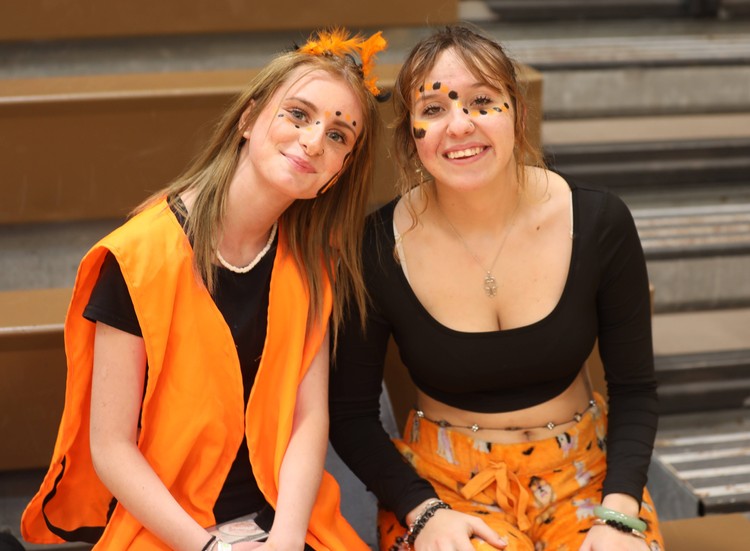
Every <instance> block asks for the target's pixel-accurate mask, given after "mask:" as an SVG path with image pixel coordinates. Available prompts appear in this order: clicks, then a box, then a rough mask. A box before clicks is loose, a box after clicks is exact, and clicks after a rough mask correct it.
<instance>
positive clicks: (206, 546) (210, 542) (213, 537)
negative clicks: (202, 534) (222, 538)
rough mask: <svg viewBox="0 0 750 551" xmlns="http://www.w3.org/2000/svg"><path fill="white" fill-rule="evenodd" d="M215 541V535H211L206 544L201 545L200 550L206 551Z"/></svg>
mask: <svg viewBox="0 0 750 551" xmlns="http://www.w3.org/2000/svg"><path fill="white" fill-rule="evenodd" d="M215 541H216V536H211V538H210V539H209V540H208V541H207V542H206V545H204V546H203V549H201V551H208V550H209V549H211V545H213V543H214V542H215Z"/></svg>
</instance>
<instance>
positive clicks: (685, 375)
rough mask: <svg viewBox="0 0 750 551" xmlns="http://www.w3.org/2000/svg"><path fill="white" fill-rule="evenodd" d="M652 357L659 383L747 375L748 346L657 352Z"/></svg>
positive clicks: (694, 381) (687, 381) (728, 378)
mask: <svg viewBox="0 0 750 551" xmlns="http://www.w3.org/2000/svg"><path fill="white" fill-rule="evenodd" d="M748 344H750V343H748ZM654 360H655V361H654V364H655V369H656V375H657V379H658V381H659V384H660V385H662V384H677V383H696V382H702V381H717V380H726V381H728V380H734V379H741V378H746V377H748V375H749V374H750V349H740V350H718V351H708V352H700V353H692V354H674V355H669V356H658V355H657V356H655V358H654Z"/></svg>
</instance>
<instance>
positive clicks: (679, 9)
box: [486, 0, 715, 21]
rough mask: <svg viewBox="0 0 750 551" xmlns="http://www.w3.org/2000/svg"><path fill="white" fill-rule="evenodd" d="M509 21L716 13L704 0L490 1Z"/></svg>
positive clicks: (488, 3) (496, 10)
mask: <svg viewBox="0 0 750 551" xmlns="http://www.w3.org/2000/svg"><path fill="white" fill-rule="evenodd" d="M486 3H487V5H488V6H489V8H490V9H491V10H492V11H494V12H495V13H497V14H498V16H500V17H502V18H503V19H504V20H506V21H529V20H536V21H539V20H549V19H556V20H566V19H567V20H569V19H595V18H612V19H615V18H645V17H652V18H653V17H685V16H690V15H695V16H699V15H704V16H705V15H715V7H714V8H713V9H711V6H706V5H705V2H702V0H687V1H685V0H593V1H592V0H487V2H486Z"/></svg>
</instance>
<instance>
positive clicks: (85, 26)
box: [0, 0, 459, 40]
mask: <svg viewBox="0 0 750 551" xmlns="http://www.w3.org/2000/svg"><path fill="white" fill-rule="evenodd" d="M458 1H459V0H409V2H402V1H400V0H380V1H378V2H351V1H349V0H327V1H326V2H324V3H316V2H310V1H309V0H275V1H274V2H260V1H259V2H236V1H233V0H160V1H159V2H152V1H151V0H130V1H128V2H101V1H100V0H57V1H55V2H48V1H45V0H25V1H24V2H13V7H12V8H11V7H9V6H8V7H5V9H3V17H2V18H0V40H59V39H81V38H92V37H131V36H154V35H175V34H207V33H239V32H263V31H265V32H267V31H277V30H282V29H295V30H296V29H316V28H319V27H326V26H329V25H333V24H335V25H344V26H347V27H351V28H365V27H366V28H370V27H378V28H381V27H387V26H400V25H407V26H408V25H426V24H436V25H440V24H445V23H451V22H455V21H457V20H458ZM5 4H9V2H5Z"/></svg>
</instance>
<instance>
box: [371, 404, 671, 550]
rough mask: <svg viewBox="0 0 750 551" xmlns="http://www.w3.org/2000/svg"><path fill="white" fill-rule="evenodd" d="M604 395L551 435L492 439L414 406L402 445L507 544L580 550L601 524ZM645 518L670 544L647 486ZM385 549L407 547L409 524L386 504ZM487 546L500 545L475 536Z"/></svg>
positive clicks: (455, 504) (658, 545) (448, 498)
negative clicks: (435, 419) (597, 510)
mask: <svg viewBox="0 0 750 551" xmlns="http://www.w3.org/2000/svg"><path fill="white" fill-rule="evenodd" d="M606 427H607V419H606V413H605V408H604V401H603V399H602V398H601V396H598V395H597V396H596V404H595V405H593V406H592V407H590V408H589V409H588V410H587V411H586V413H584V414H583V417H582V418H581V420H580V421H579V422H578V423H576V424H575V425H573V426H572V427H571V428H570V429H568V430H566V431H565V432H563V433H561V434H558V435H557V436H554V437H551V438H547V439H544V440H537V441H531V442H523V443H519V444H492V443H490V442H485V441H482V440H478V439H476V438H472V437H470V436H467V435H465V434H462V433H460V432H456V431H453V430H450V428H446V427H440V426H438V425H435V424H434V423H430V422H429V421H425V420H423V419H420V418H419V417H417V416H416V415H415V414H414V411H412V412H411V414H410V416H409V418H408V420H407V424H406V430H405V432H404V437H403V438H402V439H398V440H395V441H394V442H395V444H396V447H397V448H398V450H399V452H400V453H401V454H402V455H403V456H404V458H405V459H406V460H407V461H408V462H409V463H410V464H411V465H412V466H413V467H414V468H415V469H416V471H417V473H419V475H420V476H422V477H423V478H425V479H426V480H428V481H429V482H430V483H431V484H432V485H433V487H434V488H435V490H436V491H437V493H438V496H439V497H440V499H442V500H443V501H445V502H446V503H448V504H450V506H451V507H452V508H453V509H455V510H457V511H461V512H463V513H468V514H472V515H476V516H479V517H481V518H482V520H484V521H485V522H486V523H487V524H488V525H489V526H490V527H491V528H492V529H494V530H495V531H496V532H497V533H498V534H500V535H501V536H503V537H504V538H505V539H506V540H508V547H506V550H507V551H578V549H579V547H580V546H581V544H582V543H583V540H584V538H585V537H586V534H587V533H588V531H589V529H590V528H591V527H592V526H593V524H594V520H595V516H594V507H596V505H598V504H599V503H601V500H602V484H603V482H604V476H605V474H606ZM640 518H641V519H642V520H644V521H645V522H646V524H647V526H648V528H647V530H646V538H647V539H646V543H647V544H648V549H649V550H650V551H663V549H664V544H663V540H662V537H661V533H660V531H659V524H658V519H657V516H656V512H655V510H654V505H653V501H652V500H651V496H650V495H649V494H648V491H646V490H644V495H643V502H642V505H641V511H640ZM378 533H379V539H380V549H381V551H401V550H405V549H406V546H405V545H404V544H403V538H404V536H405V534H406V531H405V530H404V527H403V526H402V525H401V524H400V523H399V522H398V520H397V519H396V517H395V515H394V514H393V513H391V512H390V511H386V510H384V509H381V510H380V511H379V512H378ZM472 543H473V545H474V548H475V549H477V550H481V551H490V550H493V549H495V548H494V547H492V546H490V545H489V544H487V543H484V542H482V541H481V540H480V539H474V540H472Z"/></svg>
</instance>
